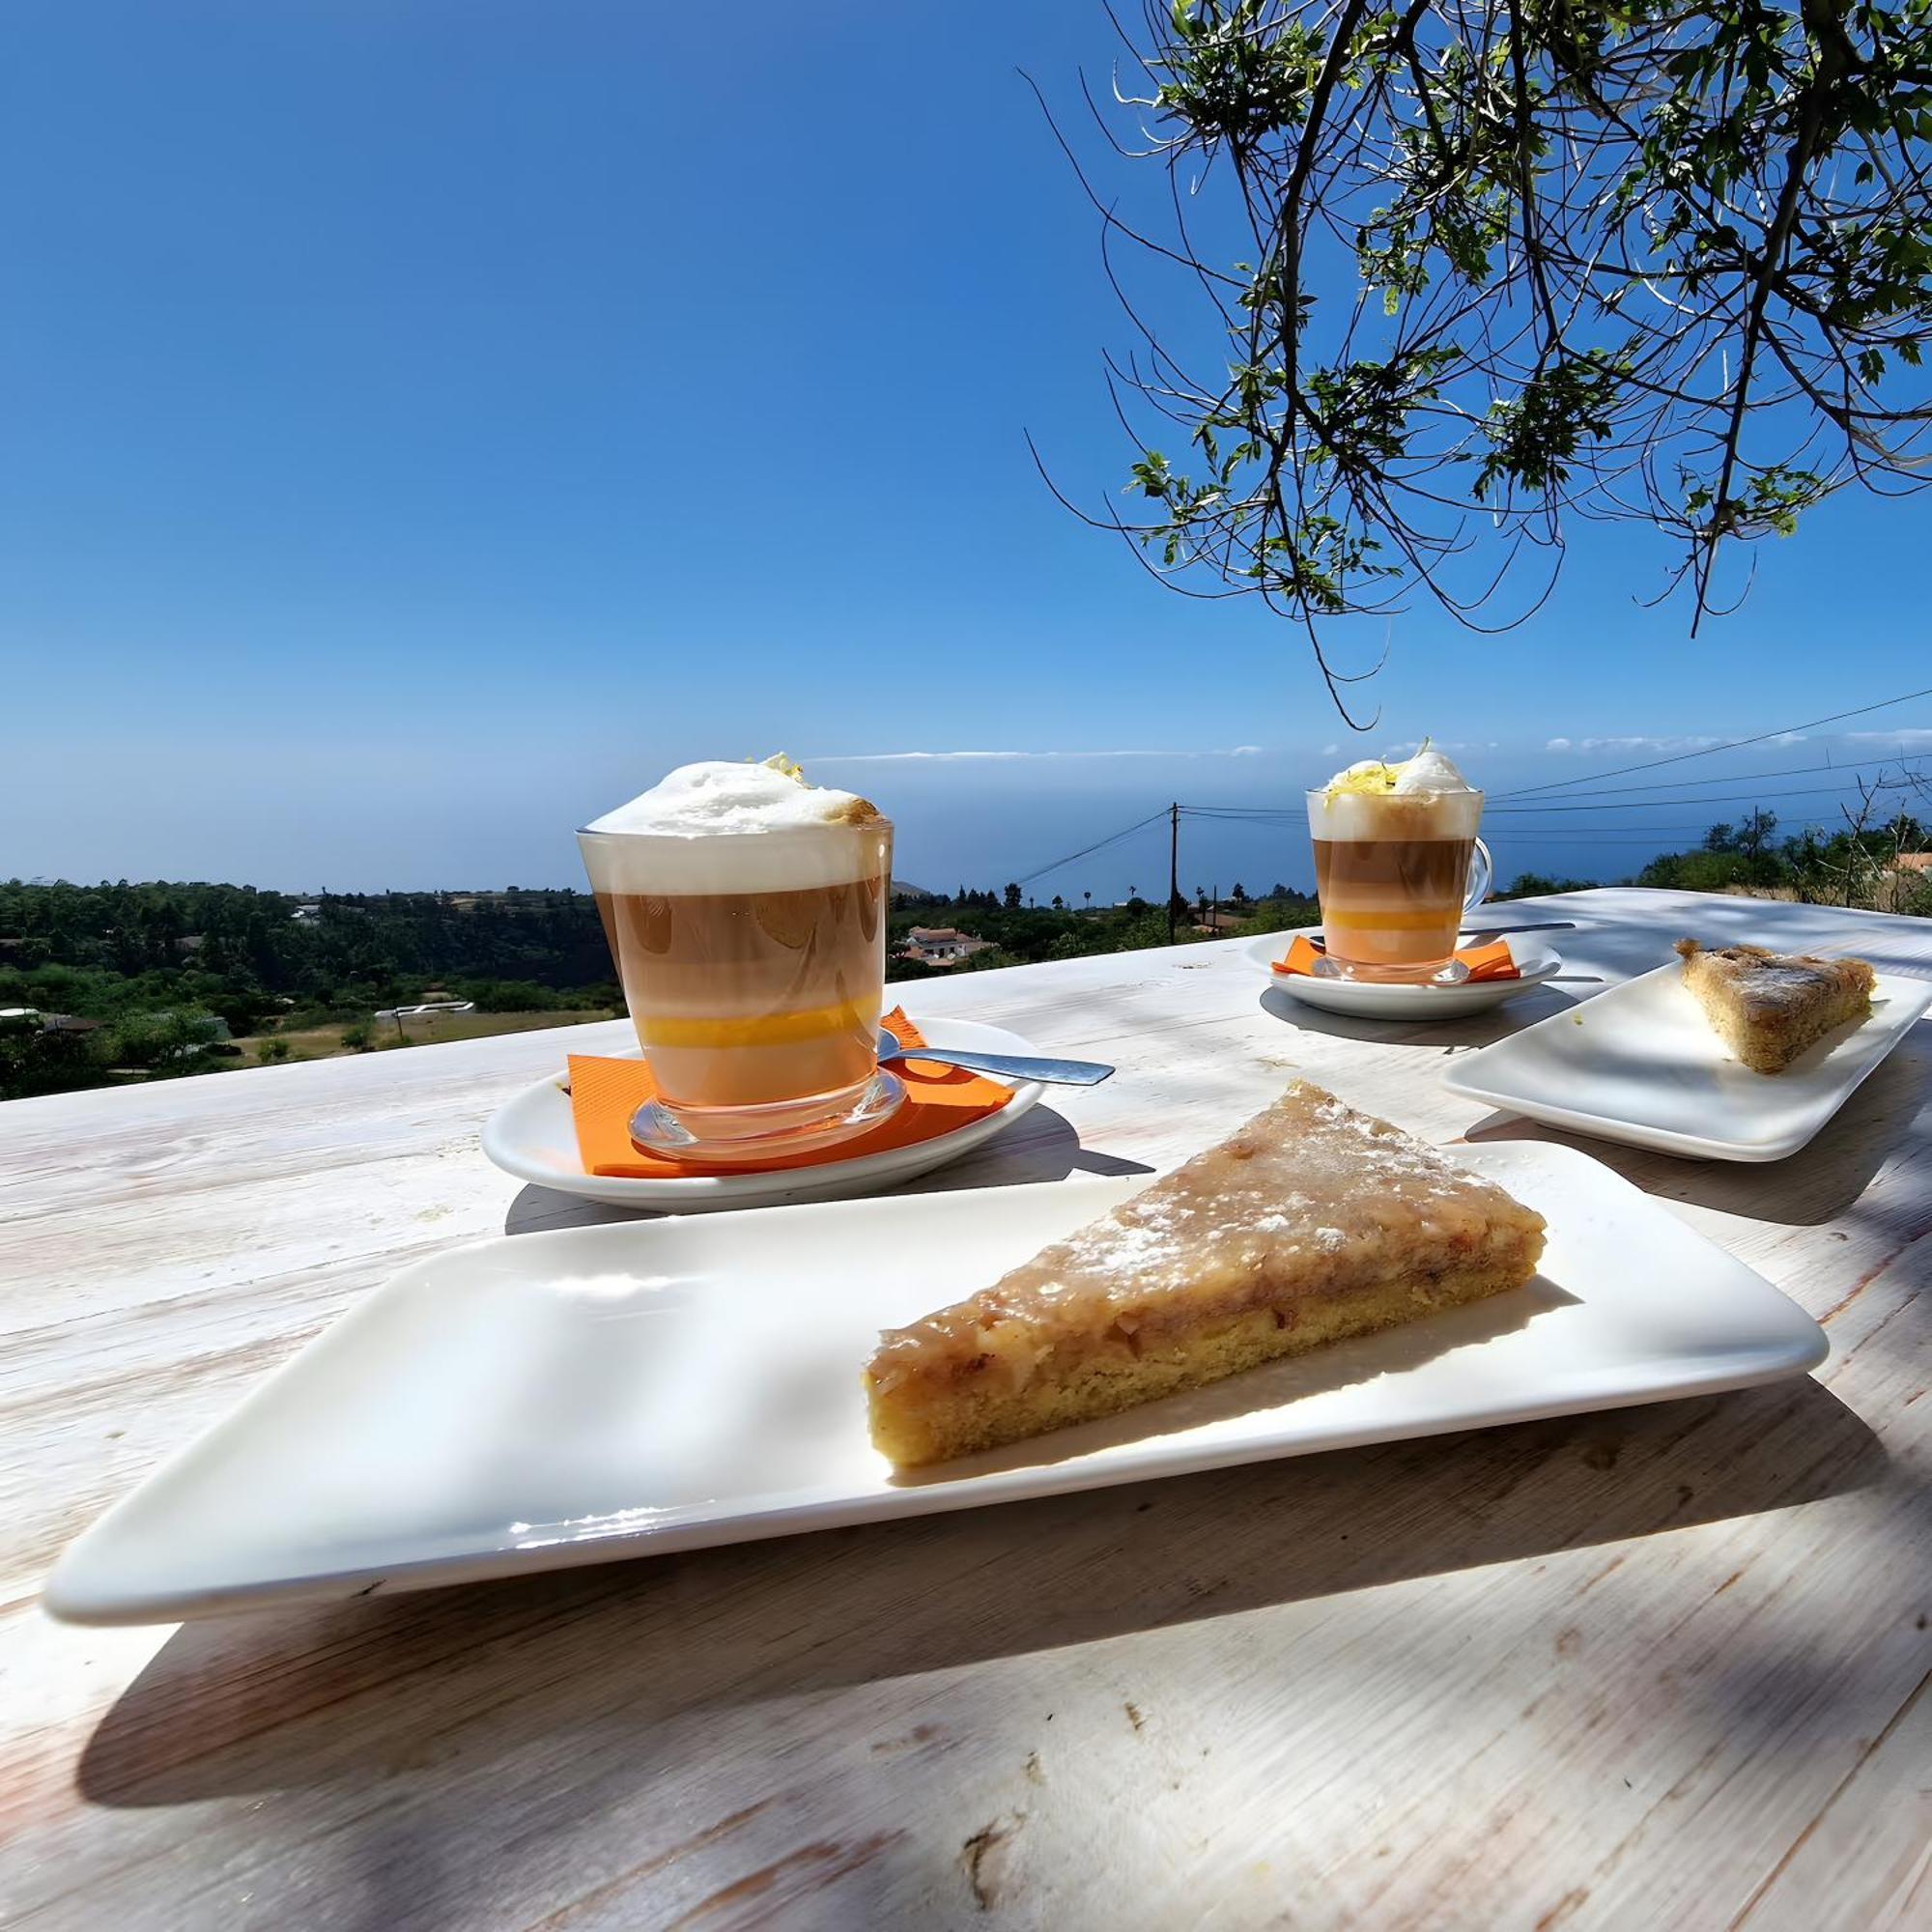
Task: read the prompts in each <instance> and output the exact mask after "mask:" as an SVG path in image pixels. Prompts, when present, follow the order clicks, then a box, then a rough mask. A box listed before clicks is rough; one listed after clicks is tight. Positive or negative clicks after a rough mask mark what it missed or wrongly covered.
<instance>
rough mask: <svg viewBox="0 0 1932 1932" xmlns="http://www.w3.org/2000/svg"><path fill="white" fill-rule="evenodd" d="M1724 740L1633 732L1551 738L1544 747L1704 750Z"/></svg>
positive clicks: (1563, 749) (1562, 749)
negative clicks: (1662, 736)
mask: <svg viewBox="0 0 1932 1932" xmlns="http://www.w3.org/2000/svg"><path fill="white" fill-rule="evenodd" d="M1723 742H1724V741H1723V740H1722V739H1721V738H1714V737H1711V736H1709V735H1708V734H1707V735H1705V736H1703V737H1696V736H1691V737H1683V738H1653V737H1647V736H1644V735H1642V734H1633V735H1631V736H1629V737H1623V738H1551V739H1550V740H1549V742H1548V744H1546V745H1545V746H1544V748H1543V749H1544V750H1545V751H1546V752H1702V751H1708V750H1709V749H1710V747H1711V746H1713V745H1721V744H1722V743H1723Z"/></svg>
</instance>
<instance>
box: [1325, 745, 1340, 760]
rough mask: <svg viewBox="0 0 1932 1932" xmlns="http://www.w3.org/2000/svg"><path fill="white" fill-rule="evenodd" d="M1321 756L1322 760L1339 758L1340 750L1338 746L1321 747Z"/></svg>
mask: <svg viewBox="0 0 1932 1932" xmlns="http://www.w3.org/2000/svg"><path fill="white" fill-rule="evenodd" d="M1321 755H1322V756H1323V757H1324V758H1339V757H1340V756H1341V755H1342V748H1341V746H1340V745H1323V746H1322V748H1321Z"/></svg>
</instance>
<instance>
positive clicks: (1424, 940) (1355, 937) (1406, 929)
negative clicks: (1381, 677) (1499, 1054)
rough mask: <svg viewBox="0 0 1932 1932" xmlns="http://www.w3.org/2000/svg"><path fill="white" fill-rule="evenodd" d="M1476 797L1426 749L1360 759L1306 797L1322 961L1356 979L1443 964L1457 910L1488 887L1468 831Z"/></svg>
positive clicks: (1400, 975)
mask: <svg viewBox="0 0 1932 1932" xmlns="http://www.w3.org/2000/svg"><path fill="white" fill-rule="evenodd" d="M1482 816H1483V794H1482V793H1481V792H1479V791H1477V790H1475V789H1474V788H1473V787H1472V786H1471V785H1470V784H1469V782H1468V781H1467V780H1465V779H1464V778H1463V774H1462V773H1461V772H1459V771H1458V770H1457V769H1456V767H1455V766H1454V765H1453V764H1452V763H1451V762H1450V761H1449V760H1448V759H1447V758H1445V757H1444V756H1443V755H1442V754H1441V753H1439V752H1432V751H1430V750H1429V749H1428V748H1427V747H1426V746H1425V747H1424V748H1423V750H1421V751H1420V752H1418V753H1416V755H1415V756H1414V757H1412V758H1408V759H1406V760H1404V761H1402V762H1400V763H1396V764H1383V763H1379V762H1377V761H1375V760H1368V761H1365V762H1363V763H1361V764H1356V765H1350V767H1349V769H1348V770H1347V771H1344V772H1337V773H1336V775H1335V776H1334V777H1333V778H1332V779H1331V780H1329V781H1328V783H1327V784H1326V785H1324V786H1323V787H1322V788H1321V790H1320V791H1311V792H1310V793H1309V794H1308V830H1309V835H1310V837H1311V838H1313V840H1314V843H1315V882H1316V894H1317V895H1318V897H1319V898H1320V899H1321V930H1322V943H1323V947H1324V950H1325V952H1326V953H1327V957H1328V960H1329V962H1330V964H1331V965H1333V966H1335V967H1338V968H1340V969H1341V970H1343V971H1345V972H1347V973H1349V974H1350V975H1351V976H1353V977H1356V978H1362V979H1390V980H1417V979H1425V978H1428V977H1429V976H1430V975H1432V974H1434V973H1435V972H1437V971H1439V970H1441V969H1442V968H1444V967H1445V966H1447V965H1448V963H1449V960H1450V958H1451V956H1452V955H1453V954H1454V952H1455V951H1456V935H1457V933H1458V931H1459V930H1460V929H1461V926H1462V922H1463V913H1464V911H1466V910H1467V908H1468V907H1469V906H1470V905H1472V904H1473V903H1474V902H1475V901H1476V900H1477V899H1479V898H1481V897H1482V896H1483V895H1485V894H1486V893H1487V892H1488V890H1489V885H1490V864H1489V852H1488V849H1487V847H1485V846H1484V844H1483V842H1482V840H1481V839H1480V838H1478V837H1477V836H1476V834H1477V828H1478V827H1479V826H1480V824H1481V823H1482Z"/></svg>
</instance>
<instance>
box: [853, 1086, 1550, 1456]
mask: <svg viewBox="0 0 1932 1932" xmlns="http://www.w3.org/2000/svg"><path fill="white" fill-rule="evenodd" d="M1542 1252H1543V1217H1542V1216H1541V1215H1540V1214H1535V1213H1532V1212H1531V1211H1530V1209H1529V1208H1525V1207H1523V1206H1522V1205H1521V1204H1520V1202H1516V1201H1513V1200H1511V1199H1510V1197H1509V1196H1508V1195H1507V1194H1505V1193H1504V1192H1503V1191H1502V1189H1501V1188H1500V1187H1495V1186H1492V1184H1491V1183H1490V1182H1489V1181H1487V1180H1481V1179H1477V1178H1476V1177H1475V1176H1474V1175H1471V1174H1466V1173H1464V1172H1463V1170H1462V1169H1461V1168H1459V1167H1457V1166H1455V1165H1454V1164H1453V1163H1452V1162H1450V1161H1448V1160H1446V1159H1445V1158H1444V1157H1443V1156H1442V1155H1441V1154H1439V1153H1437V1152H1436V1151H1435V1149H1434V1148H1430V1147H1425V1146H1424V1145H1423V1143H1422V1142H1420V1141H1418V1140H1415V1139H1413V1138H1412V1137H1411V1136H1409V1135H1408V1134H1406V1133H1404V1132H1403V1131H1402V1129H1401V1128H1399V1127H1392V1126H1390V1125H1389V1123H1388V1122H1386V1121H1378V1120H1374V1119H1372V1118H1371V1117H1370V1116H1369V1115H1367V1114H1358V1113H1356V1112H1355V1111H1354V1109H1353V1108H1351V1107H1348V1106H1345V1105H1344V1104H1343V1103H1342V1102H1341V1101H1340V1100H1338V1099H1336V1098H1335V1096H1334V1095H1333V1094H1326V1093H1323V1092H1322V1090H1321V1088H1320V1087H1314V1086H1310V1085H1309V1084H1308V1083H1307V1082H1306V1081H1297V1082H1296V1083H1295V1084H1294V1085H1293V1087H1291V1088H1290V1089H1289V1090H1288V1092H1287V1093H1286V1094H1283V1095H1282V1097H1281V1098H1280V1099H1279V1100H1277V1101H1276V1102H1275V1103H1274V1105H1273V1106H1272V1107H1270V1108H1268V1109H1267V1111H1266V1112H1265V1113H1262V1114H1257V1115H1256V1116H1255V1118H1254V1119H1253V1120H1251V1121H1250V1122H1248V1123H1247V1124H1246V1125H1245V1126H1244V1127H1242V1128H1241V1129H1240V1130H1239V1131H1238V1132H1237V1133H1236V1134H1235V1135H1234V1136H1233V1137H1232V1138H1231V1139H1229V1140H1225V1141H1223V1142H1222V1143H1221V1144H1220V1146H1218V1147H1214V1148H1209V1149H1208V1151H1207V1152H1206V1153H1201V1154H1197V1155H1195V1157H1194V1158H1193V1159H1192V1160H1190V1161H1189V1162H1188V1163H1187V1164H1186V1166H1184V1167H1181V1168H1178V1169H1177V1170H1176V1171H1175V1172H1174V1173H1172V1174H1170V1175H1167V1176H1166V1177H1164V1178H1163V1179H1159V1180H1156V1181H1154V1182H1153V1183H1152V1184H1151V1186H1149V1187H1148V1188H1146V1189H1144V1190H1143V1191H1142V1192H1141V1193H1139V1194H1137V1195H1135V1196H1134V1197H1133V1199H1132V1200H1130V1201H1127V1202H1124V1203H1122V1206H1120V1207H1119V1208H1115V1209H1114V1211H1113V1212H1112V1213H1111V1214H1109V1215H1107V1216H1106V1217H1105V1218H1104V1219H1102V1220H1098V1221H1095V1222H1094V1223H1093V1224H1092V1225H1091V1226H1089V1227H1086V1228H1083V1229H1081V1230H1080V1231H1079V1233H1078V1234H1075V1235H1073V1236H1069V1237H1068V1238H1067V1239H1066V1240H1064V1241H1056V1242H1054V1244H1053V1245H1052V1246H1051V1247H1049V1248H1047V1249H1045V1250H1044V1251H1043V1252H1042V1253H1040V1254H1038V1255H1037V1256H1036V1257H1035V1258H1034V1259H1033V1260H1032V1261H1030V1262H1028V1263H1027V1264H1025V1265H1024V1266H1022V1267H1017V1268H1015V1269H1013V1271H1012V1272H1011V1273H1010V1274H1009V1275H1007V1276H1006V1277H1005V1278H1004V1279H1003V1280H1001V1281H999V1282H996V1283H995V1284H994V1285H993V1286H992V1287H991V1288H988V1289H984V1290H982V1291H981V1292H980V1293H978V1294H976V1295H973V1296H972V1297H971V1298H970V1299H968V1300H965V1301H961V1302H957V1303H955V1304H954V1305H953V1306H952V1307H951V1308H942V1309H940V1310H938V1311H937V1312H936V1313H934V1314H931V1315H928V1316H926V1317H925V1318H924V1320H923V1321H915V1322H914V1323H913V1324H912V1326H911V1327H909V1328H892V1329H888V1330H887V1331H886V1332H885V1334H884V1335H882V1336H881V1337H880V1340H879V1347H878V1350H877V1352H876V1353H875V1354H874V1355H873V1356H872V1359H871V1361H870V1363H869V1364H867V1369H866V1386H867V1392H868V1394H869V1396H870V1399H871V1411H872V1440H873V1442H874V1443H875V1444H876V1445H877V1446H878V1448H879V1449H880V1450H881V1451H883V1452H884V1454H886V1455H887V1456H889V1457H891V1458H892V1460H893V1461H894V1462H895V1463H900V1464H911V1463H937V1462H943V1461H945V1460H946V1459H947V1458H949V1457H952V1456H962V1455H965V1454H966V1453H967V1452H968V1451H970V1450H974V1449H986V1448H990V1447H992V1446H993V1445H994V1444H996V1443H1000V1442H1011V1441H1014V1440H1016V1439H1017V1438H1018V1437H1020V1436H1024V1435H1038V1434H1039V1433H1040V1432H1042V1431H1044V1430H1048V1429H1059V1428H1061V1427H1062V1426H1063V1425H1065V1424H1066V1423H1069V1422H1084V1421H1086V1420H1088V1419H1089V1418H1090V1417H1093V1416H1096V1415H1110V1414H1112V1413H1113V1412H1114V1411H1115V1410H1116V1409H1122V1408H1129V1407H1132V1406H1134V1405H1135V1404H1136V1403H1143V1402H1152V1401H1153V1400H1154V1399H1155V1398H1156V1397H1158V1396H1164V1395H1171V1394H1173V1393H1174V1392H1175V1391H1176V1390H1177V1389H1184V1388H1193V1387H1195V1386H1197V1385H1198V1384H1200V1383H1202V1382H1210V1381H1216V1380H1218V1379H1219V1378H1221V1377H1223V1376H1232V1375H1235V1374H1236V1373H1237V1372H1238V1371H1240V1370H1242V1369H1249V1368H1253V1367H1254V1366H1255V1364H1256V1363H1258V1362H1265V1361H1269V1360H1271V1359H1272V1358H1273V1357H1275V1356H1277V1355H1292V1354H1295V1353H1298V1352H1299V1351H1300V1350H1304V1349H1314V1348H1318V1347H1320V1346H1321V1344H1322V1343H1323V1342H1333V1341H1338V1340H1339V1339H1340V1338H1341V1337H1343V1336H1345V1335H1360V1334H1365V1333H1366V1332H1367V1331H1369V1330H1370V1329H1373V1328H1387V1327H1391V1326H1393V1325H1394V1324H1395V1323H1396V1322H1399V1321H1413V1320H1415V1319H1416V1317H1418V1316H1422V1315H1428V1314H1430V1313H1432V1312H1433V1311H1434V1310H1435V1309H1438V1308H1448V1307H1452V1306H1454V1305H1455V1304H1456V1303H1459V1302H1463V1301H1474V1300H1476V1299H1477V1298H1478V1297H1480V1296H1482V1295H1486V1294H1499V1293H1502V1292H1503V1291H1504V1290H1505V1289H1511V1288H1520V1287H1521V1286H1522V1285H1523V1283H1524V1282H1526V1281H1528V1280H1529V1278H1530V1276H1531V1275H1532V1274H1534V1273H1535V1272H1536V1264H1537V1258H1538V1257H1539V1256H1540V1255H1541V1254H1542Z"/></svg>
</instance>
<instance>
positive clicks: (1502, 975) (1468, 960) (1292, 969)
mask: <svg viewBox="0 0 1932 1932" xmlns="http://www.w3.org/2000/svg"><path fill="white" fill-rule="evenodd" d="M1456 957H1457V958H1458V959H1460V960H1461V961H1462V962H1463V965H1464V966H1466V967H1467V968H1468V969H1469V979H1470V980H1514V979H1517V978H1519V977H1520V976H1519V975H1518V973H1517V968H1516V961H1515V959H1513V958H1512V957H1511V956H1510V948H1509V941H1508V940H1507V939H1492V940H1491V941H1490V943H1489V944H1488V945H1487V946H1465V947H1463V950H1462V951H1461V952H1458V953H1457V954H1456ZM1320 962H1321V953H1320V952H1317V951H1316V949H1315V947H1314V945H1313V944H1312V943H1311V942H1310V941H1309V940H1308V939H1307V938H1306V937H1305V936H1302V935H1300V934H1297V935H1296V937H1295V941H1294V944H1293V946H1291V947H1290V948H1289V949H1288V957H1287V958H1286V959H1277V960H1276V961H1275V962H1274V970H1275V971H1276V972H1277V973H1312V972H1314V971H1315V968H1316V966H1317V965H1318V964H1319V963H1320ZM1467 983H1468V981H1467V980H1464V981H1463V984H1465V985H1466V984H1467Z"/></svg>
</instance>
